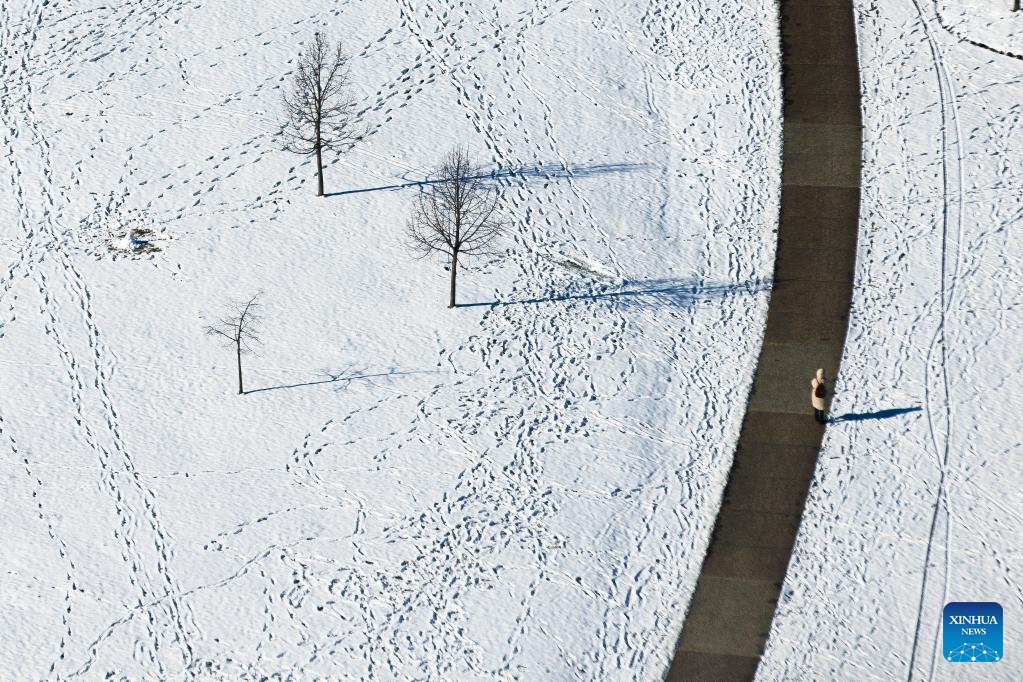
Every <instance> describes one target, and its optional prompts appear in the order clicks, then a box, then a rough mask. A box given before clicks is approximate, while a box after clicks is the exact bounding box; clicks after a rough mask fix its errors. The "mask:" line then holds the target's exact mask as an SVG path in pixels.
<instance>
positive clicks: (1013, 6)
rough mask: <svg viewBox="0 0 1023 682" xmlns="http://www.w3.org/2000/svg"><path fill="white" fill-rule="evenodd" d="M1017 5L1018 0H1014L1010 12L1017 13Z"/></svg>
mask: <svg viewBox="0 0 1023 682" xmlns="http://www.w3.org/2000/svg"><path fill="white" fill-rule="evenodd" d="M1019 3H1020V0H1015V2H1013V3H1012V11H1013V12H1018V11H1019Z"/></svg>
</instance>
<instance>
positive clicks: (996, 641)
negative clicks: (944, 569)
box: [941, 601, 1004, 663]
mask: <svg viewBox="0 0 1023 682" xmlns="http://www.w3.org/2000/svg"><path fill="white" fill-rule="evenodd" d="M941 618H942V643H943V645H944V650H945V651H944V654H945V660H946V661H951V662H952V663H996V662H998V661H1000V660H1002V655H1003V654H1004V652H1003V651H1002V606H1001V604H998V603H997V602H993V601H953V602H949V603H948V604H945V610H944V611H942V614H941Z"/></svg>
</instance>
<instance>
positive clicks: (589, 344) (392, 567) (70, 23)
mask: <svg viewBox="0 0 1023 682" xmlns="http://www.w3.org/2000/svg"><path fill="white" fill-rule="evenodd" d="M317 30H328V31H329V32H330V34H331V35H332V37H334V38H335V39H336V38H341V39H343V41H344V44H345V46H346V48H347V49H348V51H349V52H351V54H352V57H353V62H352V78H353V85H354V94H355V96H356V98H357V99H358V101H359V102H360V119H361V121H362V123H363V124H364V126H365V127H366V129H367V130H368V132H369V135H368V137H367V139H366V140H365V142H364V143H363V144H361V145H360V146H359V148H358V149H357V150H356V151H354V152H353V153H351V154H350V155H348V156H346V157H345V158H344V159H343V160H340V161H338V162H336V163H333V164H332V165H331V166H330V167H329V168H328V169H327V191H328V192H330V193H333V196H329V197H327V198H324V199H316V198H315V197H314V196H313V194H314V190H313V185H314V182H313V180H314V174H313V169H312V165H311V164H310V163H309V162H307V161H306V160H305V159H301V158H298V157H295V156H291V155H288V154H286V153H284V152H282V151H280V138H279V134H278V133H279V120H280V106H279V97H280V93H281V87H282V84H284V83H286V82H287V79H288V77H289V75H290V72H291V69H292V68H293V66H294V59H295V56H296V55H297V53H298V52H299V50H300V49H301V46H302V44H303V42H304V41H308V40H309V39H310V37H311V36H312V34H313V33H314V32H315V31H317ZM777 53H778V46H777V28H776V14H775V10H774V4H773V3H771V2H766V1H764V2H746V1H745V0H743V1H741V2H740V1H739V0H726V1H725V2H720V1H718V0H714V1H713V2H711V1H710V0H706V1H700V2H694V3H676V2H673V1H672V2H666V1H663V0H656V1H651V2H637V3H620V2H610V1H608V2H575V1H567V0H565V1H558V0H547V1H545V0H535V1H526V0H491V1H489V2H488V1H486V0H480V1H479V2H445V1H443V0H431V1H429V2H421V1H413V0H392V1H387V0H365V1H363V2H341V3H337V2H300V3H296V2H265V3H264V2H246V3H242V2H229V1H227V0H223V1H218V2H201V1H186V2H165V1H162V0H146V1H145V2H99V0H93V1H92V2H65V1H60V0H57V1H56V2H55V1H54V0H49V1H48V2H46V1H44V0H5V1H4V2H0V57H2V65H0V69H2V72H0V88H2V91H0V103H2V110H0V116H2V132H0V134H2V140H3V157H4V159H3V162H2V163H0V187H2V190H0V264H2V270H0V277H2V285H0V419H2V421H0V431H2V433H0V451H2V453H3V459H2V463H3V467H2V468H0V472H2V476H3V479H2V482H0V483H2V488H3V495H0V523H2V532H3V540H4V544H3V547H4V551H3V552H2V554H0V593H2V594H3V597H4V608H3V609H2V611H0V632H2V635H0V677H2V678H4V679H39V678H49V679H56V678H58V677H60V678H66V677H71V676H75V675H78V676H81V677H84V678H87V679H101V678H103V677H104V676H105V675H107V674H108V673H110V674H111V675H112V677H115V678H121V677H124V678H128V679H157V678H162V679H180V678H184V677H189V676H199V677H203V678H210V679H236V678H259V677H262V676H265V675H273V674H279V675H280V676H281V677H288V676H292V677H293V678H294V679H310V678H313V677H315V676H323V677H329V678H333V679H337V678H349V679H381V680H384V679H398V680H409V679H426V678H431V679H438V680H454V679H459V680H468V679H490V678H508V679H511V678H516V677H518V678H521V679H529V680H538V679H559V680H560V679H585V680H596V679H599V680H612V679H621V680H626V679H634V678H638V679H655V678H657V677H658V676H659V675H661V674H663V672H664V670H665V669H666V666H667V664H668V660H669V657H670V654H671V651H672V647H673V645H674V642H675V638H676V636H677V634H678V631H679V629H680V627H681V623H682V619H683V616H684V611H685V608H686V605H687V603H688V600H689V596H690V594H691V591H692V588H693V585H694V583H695V580H696V575H697V572H698V569H699V566H700V562H701V561H702V558H703V553H704V548H705V546H706V543H707V540H708V535H709V532H710V529H711V525H712V521H713V518H714V515H715V514H716V511H717V509H716V505H717V503H718V500H719V499H720V495H721V490H722V486H723V484H724V480H725V476H726V472H727V470H728V467H729V464H730V460H731V455H732V451H733V447H734V443H735V440H736V438H737V436H738V429H739V425H740V423H741V418H742V414H743V410H744V407H745V402H746V395H747V392H748V388H749V385H750V381H751V374H752V369H753V365H754V360H755V354H756V351H757V349H758V346H759V341H760V337H761V333H762V327H763V322H764V319H765V313H766V301H767V288H768V286H769V283H768V280H769V278H770V275H771V271H772V264H773V253H774V230H775V224H776V218H777V212H778V185H779V173H780V163H779V141H780V118H779V117H780V107H781V95H780V86H779V69H778V55H777ZM456 143H463V144H466V145H467V146H469V147H470V148H471V149H472V150H474V151H475V152H476V153H477V154H478V155H479V157H480V161H481V163H482V164H483V165H484V167H485V168H486V169H488V170H494V171H497V172H496V173H495V175H496V176H498V177H497V180H496V182H497V183H498V185H499V187H500V190H501V192H502V193H503V205H504V211H505V215H506V216H507V217H508V219H509V222H510V228H509V229H510V237H509V238H508V239H507V241H506V242H505V243H504V245H503V248H504V250H505V251H506V254H505V255H504V256H502V257H501V258H499V259H495V260H494V261H491V262H474V263H470V265H471V266H472V268H473V270H472V271H471V272H466V273H463V275H462V276H461V290H460V297H461V301H462V302H463V303H466V304H473V305H472V306H471V307H469V306H466V307H462V308H459V309H456V310H454V311H451V310H447V309H446V308H445V303H446V273H445V272H444V270H443V266H442V263H440V262H436V261H416V260H413V258H412V256H411V255H410V253H409V252H408V250H407V249H406V248H405V247H404V246H403V236H402V234H403V230H404V228H405V221H406V218H407V216H408V213H409V207H410V202H411V200H412V199H413V197H414V195H415V192H416V191H418V190H417V189H416V187H415V185H414V183H416V182H418V181H422V180H423V179H426V178H427V177H428V176H429V173H430V169H431V168H432V167H433V165H434V164H435V163H436V161H437V160H438V159H439V158H440V157H441V156H442V154H443V153H444V152H445V151H447V150H448V148H450V147H451V146H452V145H454V144H456ZM131 229H136V230H137V229H144V230H151V238H152V243H153V245H154V246H155V248H157V249H158V251H156V252H154V253H149V254H143V255H140V256H134V255H132V254H131V252H132V251H133V247H132V245H133V244H134V243H135V242H134V241H133V240H134V237H132V236H131V235H129V232H128V231H129V230H131ZM132 234H137V233H132ZM259 289H262V290H264V291H265V297H264V300H265V303H266V306H265V309H264V313H265V325H264V332H263V344H262V346H261V347H260V349H259V354H258V355H257V356H254V357H251V358H249V359H248V360H247V366H248V368H249V369H248V377H247V380H248V383H249V387H250V388H251V389H254V390H253V392H251V393H249V394H248V395H246V396H243V397H239V396H237V395H234V391H235V387H234V381H235V379H234V367H233V364H232V363H233V358H232V356H231V354H230V352H229V351H226V350H224V349H222V348H221V347H220V346H219V345H218V344H217V343H215V340H214V339H211V338H208V337H206V336H204V335H203V327H204V325H206V324H208V323H210V322H212V321H213V320H214V319H215V318H216V317H217V316H218V315H219V314H220V312H221V310H222V308H223V306H224V305H225V304H226V303H227V301H228V300H229V299H232V298H241V297H247V296H249V295H251V294H252V293H253V292H255V291H256V290H259Z"/></svg>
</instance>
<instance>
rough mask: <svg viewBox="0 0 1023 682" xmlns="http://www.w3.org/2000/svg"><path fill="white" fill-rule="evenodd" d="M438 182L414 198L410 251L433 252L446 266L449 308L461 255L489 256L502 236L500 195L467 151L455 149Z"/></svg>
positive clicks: (426, 253)
mask: <svg viewBox="0 0 1023 682" xmlns="http://www.w3.org/2000/svg"><path fill="white" fill-rule="evenodd" d="M439 173H440V179H439V180H436V181H435V182H431V183H428V184H427V185H426V186H425V187H424V188H423V190H422V191H421V192H420V193H419V196H418V197H417V198H416V203H415V206H414V208H413V210H412V217H411V219H410V220H409V224H408V237H409V241H410V242H411V246H412V248H413V249H414V250H416V251H418V252H419V253H420V254H421V255H422V256H423V257H426V256H429V255H430V254H433V253H440V254H443V255H445V256H447V257H448V258H449V259H450V262H451V289H450V294H449V297H448V307H449V308H454V307H455V305H456V304H455V286H456V282H457V279H458V259H459V257H460V256H486V255H493V254H494V253H495V251H494V244H495V242H496V241H497V239H498V237H500V236H501V234H502V233H503V232H504V224H503V223H502V222H501V220H500V219H499V217H498V215H497V207H498V201H499V196H498V193H497V192H496V191H494V188H493V187H492V186H491V185H490V184H488V182H487V181H488V179H489V178H490V176H488V175H485V174H483V173H481V172H480V169H479V167H478V166H477V165H476V164H475V162H474V160H473V159H472V157H471V156H470V155H469V152H468V151H467V150H466V149H464V148H462V147H456V148H455V149H453V150H451V151H450V152H448V154H447V155H446V156H445V157H444V160H443V161H442V163H441V166H440V169H439Z"/></svg>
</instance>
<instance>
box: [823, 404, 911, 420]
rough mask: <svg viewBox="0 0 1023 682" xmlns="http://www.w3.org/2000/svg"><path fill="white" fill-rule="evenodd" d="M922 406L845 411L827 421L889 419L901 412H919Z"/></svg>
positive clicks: (901, 413)
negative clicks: (871, 410) (873, 410)
mask: <svg viewBox="0 0 1023 682" xmlns="http://www.w3.org/2000/svg"><path fill="white" fill-rule="evenodd" d="M922 409H923V408H922V407H896V408H892V409H890V410H878V411H877V412H858V413H857V412H847V413H846V414H843V415H841V416H839V417H832V418H831V419H830V420H829V421H831V423H833V424H837V423H838V422H862V421H867V420H869V419H890V418H892V417H898V416H899V415H903V414H910V413H912V412H920V411H921V410H922Z"/></svg>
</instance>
